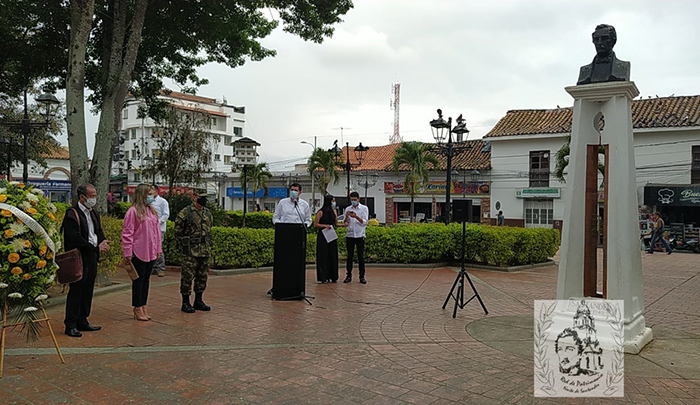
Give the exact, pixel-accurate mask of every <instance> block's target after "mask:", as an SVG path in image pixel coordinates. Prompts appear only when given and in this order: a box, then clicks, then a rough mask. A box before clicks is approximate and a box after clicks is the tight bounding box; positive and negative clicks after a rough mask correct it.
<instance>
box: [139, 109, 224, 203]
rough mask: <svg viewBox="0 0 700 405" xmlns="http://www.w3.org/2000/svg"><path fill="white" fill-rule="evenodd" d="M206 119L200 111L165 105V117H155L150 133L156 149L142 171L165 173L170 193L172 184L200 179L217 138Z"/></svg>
mask: <svg viewBox="0 0 700 405" xmlns="http://www.w3.org/2000/svg"><path fill="white" fill-rule="evenodd" d="M210 119H211V118H210V116H209V115H208V114H206V113H205V112H204V111H189V110H187V111H183V110H180V109H178V108H175V107H168V110H167V114H166V116H165V118H163V119H159V120H158V121H156V122H157V124H158V128H157V129H156V132H155V134H154V136H156V139H157V145H158V148H159V152H158V153H157V155H156V156H152V157H151V158H152V159H153V162H154V163H153V165H151V166H150V167H148V168H146V169H145V170H143V174H144V175H145V176H152V175H154V174H155V173H159V174H160V175H161V176H163V177H165V179H166V180H167V182H168V185H169V186H170V194H171V195H172V190H173V187H174V186H175V185H176V184H197V183H200V182H201V181H202V173H204V172H205V171H206V170H207V168H208V167H209V165H210V163H211V159H212V156H211V150H212V147H213V146H214V143H215V142H218V141H219V140H220V138H221V137H220V136H219V135H217V134H214V133H212V132H209V131H208V128H209V122H210Z"/></svg>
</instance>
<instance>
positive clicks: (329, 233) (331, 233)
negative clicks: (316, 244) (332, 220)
mask: <svg viewBox="0 0 700 405" xmlns="http://www.w3.org/2000/svg"><path fill="white" fill-rule="evenodd" d="M321 232H323V236H324V237H325V238H326V242H328V243H331V242H333V241H334V240H336V239H338V234H337V233H335V229H333V228H324V229H323V230H322V231H321Z"/></svg>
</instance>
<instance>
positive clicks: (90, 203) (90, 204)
mask: <svg viewBox="0 0 700 405" xmlns="http://www.w3.org/2000/svg"><path fill="white" fill-rule="evenodd" d="M83 205H85V206H86V207H88V208H92V207H94V206H95V205H97V198H88V199H86V200H85V204H83Z"/></svg>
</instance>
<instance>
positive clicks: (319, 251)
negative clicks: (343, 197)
mask: <svg viewBox="0 0 700 405" xmlns="http://www.w3.org/2000/svg"><path fill="white" fill-rule="evenodd" d="M337 223H338V215H337V214H336V213H335V197H333V196H332V195H330V194H326V195H325V196H324V197H323V206H322V207H321V209H320V210H318V212H317V213H316V219H315V221H314V226H315V227H316V228H318V233H317V235H316V280H317V281H318V282H319V283H325V282H327V281H328V282H331V283H336V282H338V240H337V239H335V240H333V241H331V242H328V241H327V240H326V236H325V234H324V233H323V230H324V229H333V228H334V227H335V226H336V225H337Z"/></svg>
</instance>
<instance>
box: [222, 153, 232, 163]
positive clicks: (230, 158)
mask: <svg viewBox="0 0 700 405" xmlns="http://www.w3.org/2000/svg"><path fill="white" fill-rule="evenodd" d="M232 159H233V156H231V155H225V156H224V164H226V165H230V164H231V160H232Z"/></svg>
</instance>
